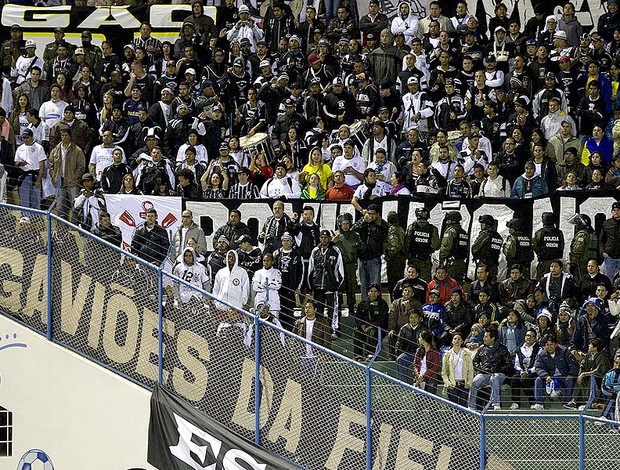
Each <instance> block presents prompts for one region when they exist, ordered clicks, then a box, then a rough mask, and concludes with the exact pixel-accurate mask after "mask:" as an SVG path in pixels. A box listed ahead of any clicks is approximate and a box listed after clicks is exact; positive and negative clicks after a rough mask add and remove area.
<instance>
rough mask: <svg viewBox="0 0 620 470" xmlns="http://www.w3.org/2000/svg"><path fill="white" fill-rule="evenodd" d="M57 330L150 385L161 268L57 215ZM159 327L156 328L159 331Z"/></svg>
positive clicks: (54, 274)
mask: <svg viewBox="0 0 620 470" xmlns="http://www.w3.org/2000/svg"><path fill="white" fill-rule="evenodd" d="M55 225H56V227H55V231H54V234H53V236H52V239H53V245H52V250H53V256H52V259H53V262H52V299H53V300H52V302H53V308H54V319H53V328H52V335H53V338H54V340H56V341H59V342H61V343H63V344H66V345H67V346H69V347H71V348H73V349H74V350H76V351H78V352H80V353H82V354H84V355H86V356H88V357H91V358H93V359H95V360H97V361H99V362H101V363H103V364H105V365H107V366H110V367H112V368H113V369H116V370H118V371H119V372H121V373H123V374H125V375H126V376H128V377H131V378H132V379H134V380H136V381H139V382H141V383H144V384H146V385H148V386H153V385H155V383H156V381H157V361H156V360H155V361H153V358H152V355H153V354H157V331H156V328H157V315H158V298H157V271H156V270H155V269H154V268H152V267H150V266H148V265H146V264H142V263H139V262H136V261H134V260H133V259H131V258H130V257H126V256H122V255H121V253H119V252H118V251H115V250H114V249H112V248H109V247H108V246H106V245H105V244H103V243H102V242H101V241H100V240H99V239H98V238H96V237H93V236H91V235H87V234H82V232H79V231H77V230H75V229H74V228H73V226H71V225H69V224H67V223H65V222H62V221H60V220H56V224H55ZM154 330H155V331H154Z"/></svg>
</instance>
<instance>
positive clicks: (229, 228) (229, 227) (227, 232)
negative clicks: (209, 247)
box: [213, 209, 252, 250]
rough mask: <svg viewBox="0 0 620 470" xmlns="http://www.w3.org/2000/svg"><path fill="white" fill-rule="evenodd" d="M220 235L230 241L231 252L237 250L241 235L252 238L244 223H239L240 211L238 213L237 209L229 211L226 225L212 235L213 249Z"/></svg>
mask: <svg viewBox="0 0 620 470" xmlns="http://www.w3.org/2000/svg"><path fill="white" fill-rule="evenodd" d="M222 235H224V236H225V237H226V238H227V239H228V240H229V241H230V249H231V250H236V249H237V248H239V243H240V242H239V240H240V239H241V237H242V236H243V235H248V236H249V237H250V239H251V238H252V236H251V233H250V229H249V228H248V226H247V225H246V224H245V223H244V222H241V211H239V209H231V211H230V213H229V215H228V222H226V225H222V226H221V227H219V228H218V229H217V230H216V231H215V234H214V235H213V244H214V248H215V242H216V241H217V240H219V238H220V236H222Z"/></svg>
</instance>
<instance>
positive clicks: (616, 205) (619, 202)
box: [611, 201, 620, 209]
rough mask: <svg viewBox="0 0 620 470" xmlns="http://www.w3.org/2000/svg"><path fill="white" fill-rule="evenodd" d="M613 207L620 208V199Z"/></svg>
mask: <svg viewBox="0 0 620 470" xmlns="http://www.w3.org/2000/svg"><path fill="white" fill-rule="evenodd" d="M611 208H612V209H620V201H616V202H614V203H613V204H612V205H611Z"/></svg>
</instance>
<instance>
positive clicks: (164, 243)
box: [131, 222, 170, 266]
mask: <svg viewBox="0 0 620 470" xmlns="http://www.w3.org/2000/svg"><path fill="white" fill-rule="evenodd" d="M169 247H170V240H169V239H168V234H167V233H166V231H165V230H164V229H163V228H162V227H161V226H160V225H158V224H155V226H154V227H153V229H152V230H148V229H147V226H146V222H145V223H143V224H142V225H140V227H138V229H137V230H136V233H135V234H134V236H133V240H132V241H131V252H132V253H133V254H134V255H136V256H138V257H140V258H142V259H143V260H144V261H147V262H149V263H152V264H154V265H156V266H159V265H160V264H161V263H162V262H163V261H164V259H166V256H167V254H168V248H169Z"/></svg>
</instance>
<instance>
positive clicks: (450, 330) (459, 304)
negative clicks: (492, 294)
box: [437, 287, 474, 346]
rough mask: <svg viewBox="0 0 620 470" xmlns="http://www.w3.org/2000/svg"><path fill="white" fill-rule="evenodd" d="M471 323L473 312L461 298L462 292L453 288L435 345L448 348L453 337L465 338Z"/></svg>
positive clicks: (472, 321)
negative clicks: (441, 329)
mask: <svg viewBox="0 0 620 470" xmlns="http://www.w3.org/2000/svg"><path fill="white" fill-rule="evenodd" d="M473 323H474V310H473V309H472V307H471V305H470V304H469V303H467V302H466V301H465V299H464V298H463V291H462V290H461V289H460V288H459V287H455V288H453V289H452V291H451V294H450V301H449V302H448V303H447V304H446V305H445V317H444V329H443V332H441V333H440V334H439V336H438V337H437V343H438V344H439V345H443V346H449V345H450V344H452V338H453V337H454V335H456V334H460V335H461V336H462V337H467V335H468V334H469V330H470V328H471V325H472V324H473Z"/></svg>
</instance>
